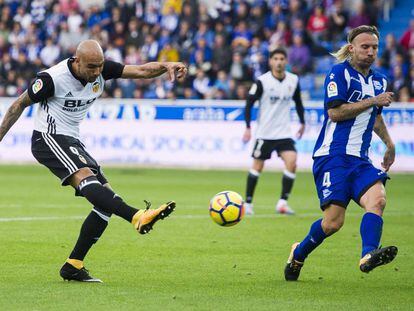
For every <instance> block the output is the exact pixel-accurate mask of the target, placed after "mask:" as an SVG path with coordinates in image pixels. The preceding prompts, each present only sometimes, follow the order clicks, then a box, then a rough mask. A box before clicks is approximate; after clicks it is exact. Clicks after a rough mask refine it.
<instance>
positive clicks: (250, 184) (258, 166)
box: [244, 159, 265, 215]
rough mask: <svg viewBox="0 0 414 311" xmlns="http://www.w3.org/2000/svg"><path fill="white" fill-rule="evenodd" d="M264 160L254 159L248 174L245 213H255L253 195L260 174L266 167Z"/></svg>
mask: <svg viewBox="0 0 414 311" xmlns="http://www.w3.org/2000/svg"><path fill="white" fill-rule="evenodd" d="M264 162H265V161H264V160H260V159H253V165H252V168H251V169H250V171H249V174H248V176H247V184H246V202H245V203H244V208H245V213H246V215H253V214H254V210H253V195H254V190H255V189H256V185H257V181H258V179H259V177H260V174H261V173H262V171H263V168H264Z"/></svg>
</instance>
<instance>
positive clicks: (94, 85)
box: [92, 81, 101, 93]
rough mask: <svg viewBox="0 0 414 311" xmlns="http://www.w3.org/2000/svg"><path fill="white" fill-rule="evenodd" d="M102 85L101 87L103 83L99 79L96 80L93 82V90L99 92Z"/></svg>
mask: <svg viewBox="0 0 414 311" xmlns="http://www.w3.org/2000/svg"><path fill="white" fill-rule="evenodd" d="M100 87H101V85H100V84H99V82H98V81H95V82H94V83H93V84H92V91H93V92H94V93H97V92H99V89H100Z"/></svg>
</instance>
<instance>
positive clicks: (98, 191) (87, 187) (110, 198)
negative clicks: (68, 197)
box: [78, 176, 138, 222]
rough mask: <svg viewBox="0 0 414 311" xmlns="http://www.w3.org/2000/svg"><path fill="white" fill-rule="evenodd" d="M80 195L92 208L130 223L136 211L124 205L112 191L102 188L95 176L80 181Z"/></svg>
mask: <svg viewBox="0 0 414 311" xmlns="http://www.w3.org/2000/svg"><path fill="white" fill-rule="evenodd" d="M78 190H79V191H80V193H81V194H82V195H83V196H84V197H85V198H86V199H87V200H88V201H89V202H91V203H92V204H93V205H94V206H99V208H100V209H101V210H102V211H104V212H106V213H108V214H115V215H117V216H119V217H122V218H123V219H125V220H127V221H129V222H131V220H132V217H133V216H134V215H135V213H136V212H138V210H137V209H136V208H133V207H131V206H129V205H128V204H126V203H125V202H124V201H123V200H122V198H121V197H119V196H118V195H117V194H115V193H114V192H113V191H112V190H110V189H108V188H106V187H104V186H102V185H101V183H100V182H99V181H98V179H97V178H96V177H95V176H89V177H87V178H85V179H84V180H82V181H81V182H80V184H79V186H78Z"/></svg>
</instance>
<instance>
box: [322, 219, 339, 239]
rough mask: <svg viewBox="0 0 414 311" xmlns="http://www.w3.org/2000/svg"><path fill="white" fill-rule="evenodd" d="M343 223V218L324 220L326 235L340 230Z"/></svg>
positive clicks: (323, 226) (323, 225)
mask: <svg viewBox="0 0 414 311" xmlns="http://www.w3.org/2000/svg"><path fill="white" fill-rule="evenodd" d="M343 225H344V221H343V220H342V219H335V220H324V221H323V222H322V228H323V231H324V232H325V234H326V235H331V234H334V233H335V232H338V231H339V230H340V229H341V228H342V226H343Z"/></svg>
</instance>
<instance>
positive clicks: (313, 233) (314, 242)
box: [293, 219, 327, 262]
mask: <svg viewBox="0 0 414 311" xmlns="http://www.w3.org/2000/svg"><path fill="white" fill-rule="evenodd" d="M326 237H327V235H326V234H325V232H324V231H323V229H322V219H318V220H317V221H315V222H314V223H313V224H312V226H311V228H310V231H309V233H308V235H307V236H306V237H305V238H304V239H303V241H302V242H300V244H299V246H298V247H296V249H295V251H294V252H293V258H294V259H295V260H297V261H300V262H303V261H305V259H306V257H308V255H309V254H310V253H311V252H312V251H313V250H314V249H315V248H317V247H318V246H319V245H320V244H321V243H322V241H323V240H324V239H325V238H326Z"/></svg>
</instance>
